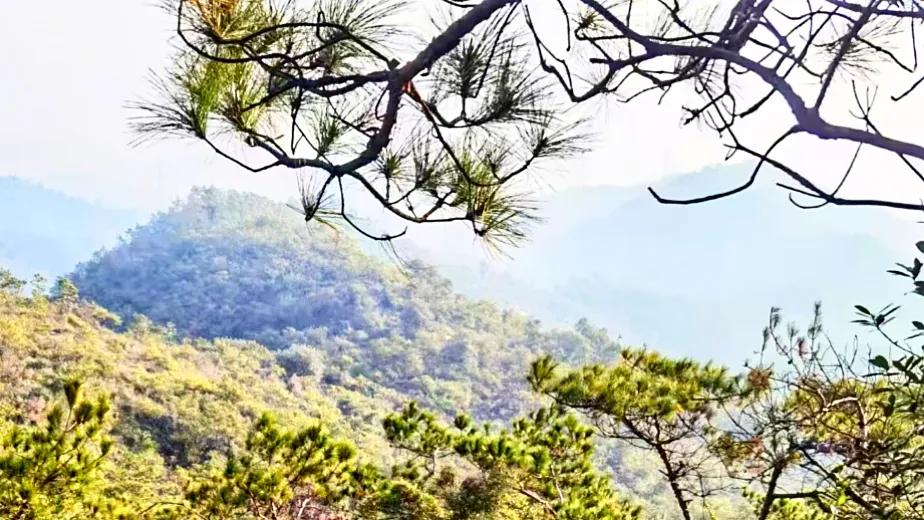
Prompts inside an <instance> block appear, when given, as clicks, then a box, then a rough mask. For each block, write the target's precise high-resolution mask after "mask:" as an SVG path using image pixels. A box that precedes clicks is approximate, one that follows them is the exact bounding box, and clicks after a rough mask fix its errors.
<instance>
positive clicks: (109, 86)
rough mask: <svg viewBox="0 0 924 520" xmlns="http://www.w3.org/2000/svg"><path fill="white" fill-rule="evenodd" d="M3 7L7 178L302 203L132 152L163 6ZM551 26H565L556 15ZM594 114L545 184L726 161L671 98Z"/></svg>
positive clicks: (836, 157)
mask: <svg viewBox="0 0 924 520" xmlns="http://www.w3.org/2000/svg"><path fill="white" fill-rule="evenodd" d="M3 3H4V6H3V17H2V20H0V29H2V32H0V34H2V35H3V36H2V38H3V40H4V45H2V47H0V67H2V69H0V70H3V81H0V100H2V102H0V121H2V122H3V123H2V126H0V142H2V143H3V144H2V147H0V150H2V153H0V175H16V176H20V177H24V178H27V179H31V180H35V181H38V182H41V183H42V184H45V185H47V186H49V187H52V188H56V189H61V190H64V191H66V192H68V193H71V194H74V195H78V196H80V197H83V198H88V199H91V200H94V201H97V202H103V203H105V204H107V205H115V206H121V207H132V208H136V209H143V210H151V209H156V208H160V207H163V205H164V204H165V203H167V202H168V201H170V200H172V199H174V198H176V197H177V196H180V195H182V194H183V193H185V192H186V191H187V190H188V189H189V187H191V186H193V185H198V184H213V185H218V186H224V187H234V188H240V189H247V190H252V191H257V192H260V193H263V194H267V195H271V196H275V197H281V196H286V195H289V194H292V193H293V190H294V180H293V173H292V172H291V171H279V172H275V173H264V174H260V175H255V174H251V173H247V172H243V171H242V170H240V169H239V168H237V167H236V166H234V165H231V164H229V163H227V162H225V161H224V160H222V159H220V158H218V157H216V156H215V155H213V153H212V152H211V151H210V150H208V149H206V147H205V146H204V145H203V144H201V143H196V142H193V141H165V142H155V143H149V144H145V145H143V146H140V147H131V146H129V143H130V141H131V139H132V136H131V134H130V133H129V131H128V128H127V120H128V118H129V116H130V115H131V114H130V112H129V111H128V110H127V109H125V105H126V103H127V102H129V101H132V100H137V99H139V98H142V97H145V96H146V95H147V94H148V93H149V92H148V84H147V78H148V76H149V70H150V69H155V70H159V69H161V68H163V66H164V65H165V63H166V61H167V59H168V57H169V56H170V50H171V49H170V46H169V44H168V43H167V41H168V39H169V38H170V36H171V27H172V25H171V24H172V23H173V21H172V20H171V19H170V17H169V16H168V15H166V14H165V13H164V12H162V11H161V10H159V9H158V8H156V7H155V5H154V3H153V0H101V1H100V0H98V1H96V2H74V1H71V0H44V1H35V0H5V1H4V2H3ZM534 4H535V2H534ZM544 21H545V22H546V23H554V22H555V20H551V19H548V17H546V19H545V20H544ZM842 94H843V93H842ZM909 107H910V108H913V109H914V112H916V113H920V111H919V110H917V109H918V108H920V105H903V106H902V107H898V108H897V109H896V110H897V111H896V112H893V114H892V115H889V114H885V117H886V119H890V118H891V119H896V121H897V124H898V125H899V126H900V127H905V128H907V129H911V130H912V131H913V130H914V126H913V125H914V124H915V121H916V119H917V118H911V117H907V114H908V113H909V112H908V109H909ZM593 108H594V110H595V111H597V112H598V113H599V116H598V117H597V118H596V120H595V125H594V130H595V131H596V132H597V137H596V141H595V145H594V152H593V153H588V154H586V155H584V156H582V157H580V158H578V159H575V160H573V161H571V162H569V163H568V164H567V165H565V166H566V167H565V168H563V169H562V171H560V172H547V173H546V174H545V175H544V176H543V179H542V180H543V182H544V183H545V184H546V185H548V186H551V187H553V188H563V187H568V186H577V185H599V184H615V185H643V184H646V183H649V182H653V181H655V180H657V179H659V178H661V177H663V176H665V175H670V174H678V173H683V172H688V171H693V170H697V169H700V168H702V167H704V166H707V165H709V164H715V163H717V162H720V161H721V160H722V159H723V150H722V148H721V145H720V143H719V142H718V140H717V139H716V138H715V137H714V136H713V135H712V134H708V133H703V132H701V131H700V130H698V129H697V128H696V127H695V126H691V127H686V128H680V125H679V119H680V113H679V111H677V110H676V103H673V102H672V101H671V100H670V99H669V100H668V102H667V103H666V104H665V105H664V106H657V105H655V103H654V98H651V99H649V100H647V101H642V102H639V103H637V104H633V105H630V106H626V105H615V104H614V105H599V106H595V107H593ZM778 108H779V110H776V111H775V115H774V116H773V117H775V118H776V119H774V120H771V121H767V120H760V121H754V122H753V125H754V126H752V128H753V131H754V132H755V133H758V134H761V133H762V132H763V133H767V132H769V131H770V130H772V129H775V128H778V127H779V126H780V125H788V124H790V122H789V118H788V113H787V111H786V110H785V108H782V107H778ZM902 111H904V112H902ZM896 114H897V115H896ZM767 135H770V134H769V133H767ZM789 153H791V154H792V155H793V156H797V157H799V159H800V160H802V161H803V162H804V163H805V164H808V165H811V166H812V167H814V168H815V169H817V170H819V171H822V172H824V171H828V172H829V173H830V174H831V175H836V173H837V171H838V169H839V168H840V167H841V163H843V161H844V154H845V153H849V150H846V149H844V148H841V149H838V148H837V147H834V148H832V147H816V146H806V147H802V148H798V147H793V148H792V150H791V151H790V152H789ZM880 159H881V158H880ZM880 159H876V158H875V157H871V158H870V159H865V160H866V161H876V160H880ZM870 164H872V163H870V162H867V166H869V165H870ZM886 168H887V169H886V170H884V171H883V170H882V169H880V170H879V171H878V172H877V178H876V179H872V180H870V179H867V180H858V181H857V182H859V183H860V184H856V186H865V185H866V184H864V183H870V182H872V183H874V184H876V185H877V186H879V187H880V188H883V187H884V189H886V190H887V191H890V192H893V193H896V192H897V193H902V192H904V193H908V191H907V190H908V189H909V188H908V187H907V186H906V185H905V184H903V183H902V182H900V181H897V180H895V179H897V178H898V176H891V175H886V173H887V172H889V171H890V170H889V169H890V168H892V166H888V167H886ZM735 181H736V179H730V180H729V182H730V183H732V182H735ZM914 189H918V188H917V187H915V188H914Z"/></svg>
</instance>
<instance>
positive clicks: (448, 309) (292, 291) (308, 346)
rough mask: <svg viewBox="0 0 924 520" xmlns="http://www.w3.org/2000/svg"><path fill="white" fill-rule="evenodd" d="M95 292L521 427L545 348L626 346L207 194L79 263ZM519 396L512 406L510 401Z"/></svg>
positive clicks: (555, 351) (277, 210) (242, 198)
mask: <svg viewBox="0 0 924 520" xmlns="http://www.w3.org/2000/svg"><path fill="white" fill-rule="evenodd" d="M73 280H74V282H75V283H76V284H77V286H78V287H79V288H80V290H81V292H82V294H83V295H84V296H85V297H87V298H89V299H91V300H93V301H96V302H98V303H99V304H100V305H102V306H104V307H106V308H108V309H111V310H112V311H113V312H115V313H116V314H118V315H120V316H121V317H122V318H123V319H130V318H131V317H132V316H133V315H135V314H143V315H145V316H147V317H148V318H150V319H151V320H153V321H154V322H155V323H158V324H161V325H166V324H168V323H169V324H171V326H172V327H174V328H175V330H176V332H177V333H178V334H179V335H180V336H182V337H202V338H208V339H212V338H226V337H230V338H236V339H245V340H253V341H256V342H259V343H261V344H263V345H266V346H268V347H270V348H272V349H274V350H276V351H277V355H278V356H279V358H280V360H281V363H283V364H284V365H286V366H289V367H290V370H292V371H294V372H296V373H321V374H322V375H321V377H322V380H323V381H324V382H327V383H330V384H339V382H340V380H341V379H342V378H344V377H345V375H349V376H350V377H354V378H360V379H366V380H369V381H371V382H373V383H374V384H376V385H382V386H384V387H386V388H389V389H392V390H393V391H396V392H399V393H401V394H402V395H404V396H407V397H408V398H413V399H418V400H421V401H423V402H424V403H426V404H428V405H430V406H432V407H435V408H436V409H438V410H440V411H443V412H447V413H448V412H450V411H454V410H457V409H464V410H469V411H471V412H472V413H474V414H475V415H476V416H477V417H479V418H482V419H492V420H493V419H507V418H510V417H511V416H513V415H514V414H515V413H516V412H518V411H519V409H520V407H521V406H522V405H523V404H524V403H528V402H530V397H529V394H528V392H527V391H526V388H525V385H524V382H523V380H522V377H523V374H524V373H525V370H526V367H527V366H528V363H529V362H530V361H531V360H532V359H534V358H536V357H537V356H539V355H540V354H542V353H548V354H552V355H554V356H556V357H557V358H559V359H563V360H566V361H569V362H574V363H579V362H584V361H592V360H595V359H601V358H605V357H608V356H612V355H613V354H615V352H616V348H617V347H616V345H615V343H614V342H612V341H611V340H610V339H609V338H608V337H607V336H606V333H605V332H604V331H602V330H599V329H595V328H594V327H592V326H591V325H589V324H588V323H587V322H585V321H581V322H579V324H578V326H577V328H576V329H575V330H574V331H558V330H552V331H547V330H543V329H542V328H541V327H540V325H539V323H538V322H536V321H535V320H531V319H530V318H528V317H526V316H524V315H522V314H519V313H516V312H511V311H506V310H503V309H499V308H497V307H495V306H494V305H491V304H488V303H485V302H475V301H471V300H468V299H466V298H463V297H461V296H459V295H457V294H455V293H454V292H453V290H452V288H451V286H450V284H449V282H447V281H446V280H445V279H443V278H441V277H439V276H438V275H437V274H436V273H435V272H434V271H433V270H432V269H429V268H427V267H425V266H423V265H422V264H419V263H412V264H410V265H407V266H404V268H403V269H402V268H399V266H398V265H396V264H394V263H387V262H383V261H381V260H377V259H374V258H372V257H370V256H368V255H366V254H364V253H362V252H361V251H360V250H359V248H358V247H357V245H356V244H355V243H354V242H353V241H351V240H350V239H349V238H348V237H347V236H344V235H340V234H337V233H335V232H332V231H330V230H329V229H327V228H323V227H314V226H312V227H310V228H309V227H308V226H306V225H305V223H304V222H301V221H300V220H299V219H298V218H297V214H296V213H294V212H293V211H291V210H290V209H288V208H287V207H286V206H284V205H280V204H276V203H273V202H271V201H269V200H267V199H264V198H261V197H258V196H256V195H249V194H241V193H235V192H226V191H220V190H215V189H200V190H196V191H194V192H193V193H192V194H191V195H190V197H189V198H188V199H187V200H186V201H184V202H181V203H177V204H176V205H175V206H174V207H173V208H171V209H170V210H169V211H167V212H164V213H162V214H160V215H157V216H156V217H155V218H154V219H152V221H151V222H150V223H149V224H147V225H145V226H142V227H139V228H136V229H134V230H132V231H131V232H130V233H129V234H128V235H127V237H126V239H125V240H124V241H123V243H121V244H120V245H118V246H117V247H115V248H114V249H112V250H109V251H106V252H103V253H101V254H99V255H97V256H96V257H95V258H94V259H92V260H91V261H89V262H86V263H84V264H82V265H81V266H79V267H78V268H77V270H76V272H75V273H74V275H73ZM498 395H505V396H509V397H510V398H509V399H504V400H497V399H496V396H498Z"/></svg>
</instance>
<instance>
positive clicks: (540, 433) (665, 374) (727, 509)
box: [0, 262, 924, 520]
mask: <svg viewBox="0 0 924 520" xmlns="http://www.w3.org/2000/svg"><path fill="white" fill-rule="evenodd" d="M919 266H920V264H919V263H918V262H915V263H914V264H912V265H911V266H908V268H907V273H906V275H907V276H910V277H912V278H915V279H916V278H918V276H919V275H920V271H921V269H920V267H919ZM24 285H25V284H24V282H21V281H19V280H17V279H15V278H13V277H11V276H9V275H7V274H3V275H2V276H0V287H2V291H0V311H2V312H0V345H2V349H0V355H2V360H3V363H2V370H3V374H2V375H3V377H2V378H0V383H2V384H3V388H0V390H2V393H0V396H2V398H0V413H2V415H0V484H2V485H0V512H2V513H3V514H4V515H5V517H9V518H16V519H25V518H31V519H46V518H47V519H51V518H139V517H140V518H191V517H192V518H215V519H219V518H221V519H232V518H234V519H255V518H275V519H290V520H292V519H314V520H321V519H327V520H330V519H350V518H363V519H375V518H381V519H386V518H387V519H408V520H409V519H411V518H414V519H433V520H450V519H483V520H486V519H498V520H500V519H506V520H515V519H524V520H525V519H549V520H551V519H575V520H577V519H634V518H664V519H666V518H677V517H682V518H687V519H691V518H706V517H708V518H716V519H722V520H730V519H739V518H740V519H746V518H757V519H759V520H771V519H772V520H783V519H787V520H788V519H796V520H805V519H809V520H833V519H839V518H858V519H859V518H889V519H911V518H918V517H919V515H918V513H919V512H920V511H921V509H920V508H921V507H922V498H921V497H922V491H924V490H922V489H921V485H922V478H921V477H922V476H924V463H922V460H924V458H922V457H921V455H922V453H921V450H922V449H924V427H922V425H924V417H921V413H922V411H921V408H920V406H919V405H920V401H921V399H922V397H924V394H922V385H921V383H922V381H924V374H922V372H921V370H922V366H924V358H922V356H921V355H920V354H919V353H916V352H917V351H916V350H915V349H914V347H913V346H912V344H911V343H908V342H906V341H901V340H893V339H892V338H891V336H890V335H889V333H888V331H887V327H888V326H889V323H890V321H891V319H893V318H894V315H895V311H894V310H893V308H892V307H890V308H887V309H885V310H884V311H882V312H879V313H876V312H871V311H869V310H868V309H867V308H866V307H858V312H859V313H860V315H861V318H860V321H863V322H864V323H865V324H866V325H868V326H869V327H872V328H874V329H876V330H878V331H880V332H882V333H883V335H884V337H886V338H887V339H888V340H889V341H891V342H892V345H893V346H894V347H896V348H900V349H902V350H904V351H906V354H903V355H898V356H892V357H886V356H877V357H875V358H873V359H872V360H870V361H869V362H868V363H867V362H865V361H862V362H857V360H849V359H848V358H846V357H845V356H844V353H843V352H840V351H837V350H835V349H833V347H832V346H831V345H830V343H827V342H826V341H825V340H824V337H823V334H822V333H821V328H820V323H819V322H818V321H816V322H813V323H812V324H811V326H810V328H809V329H808V330H807V331H806V333H805V335H800V334H799V332H798V331H797V330H796V329H795V328H794V327H790V328H789V329H788V330H782V329H780V325H779V324H780V319H779V315H778V314H776V313H774V314H773V315H772V317H771V323H770V325H769V326H768V328H767V333H766V335H767V344H766V349H767V351H766V352H767V359H762V360H761V363H760V364H758V365H756V366H754V367H753V368H751V369H750V370H749V371H747V372H745V373H744V374H742V375H740V376H738V375H734V374H733V373H730V372H729V371H728V370H726V369H723V368H720V367H716V366H712V365H703V364H700V363H696V362H693V361H690V360H683V359H680V360H674V359H670V358H666V357H663V356H660V355H658V354H656V353H654V352H650V351H644V350H637V349H623V350H621V352H620V355H619V359H618V360H616V361H615V362H611V363H606V364H598V365H584V366H580V367H561V366H559V364H558V363H556V362H555V361H554V360H552V359H551V358H549V357H544V358H540V359H538V360H536V361H535V362H533V363H532V364H531V365H530V368H529V371H528V373H527V374H526V377H525V380H526V381H527V382H528V384H529V386H530V388H531V390H532V391H533V392H534V393H535V395H536V396H537V397H538V399H537V400H536V402H535V404H533V405H532V406H531V407H530V408H531V411H530V412H529V413H527V414H524V415H523V416H522V417H521V418H519V419H517V420H515V421H512V422H509V423H507V424H506V425H505V426H501V427H498V426H491V425H488V424H479V423H478V421H476V420H473V419H472V418H470V417H469V416H468V415H466V414H460V415H457V416H456V417H455V418H454V419H452V420H451V421H444V420H443V419H442V418H441V417H440V416H439V415H435V414H432V413H430V412H427V411H425V410H423V409H421V408H420V407H419V406H418V405H416V404H415V403H413V402H411V403H408V404H406V405H404V406H403V408H401V409H397V408H393V409H395V410H396V411H395V412H394V413H390V414H385V413H384V411H383V410H374V411H372V412H371V413H369V415H368V416H367V419H368V418H372V417H375V418H381V422H380V425H381V426H380V427H375V426H372V427H370V425H368V424H363V421H355V420H353V419H355V418H351V417H347V416H345V415H343V414H341V413H340V412H339V411H338V410H337V409H336V408H334V407H332V406H330V405H329V404H327V399H328V395H327V394H328V393H330V397H334V396H336V395H337V392H339V393H340V395H344V394H345V393H346V392H347V390H346V389H336V388H332V387H328V388H324V387H319V386H313V385H311V381H310V378H308V379H309V380H305V379H304V378H298V377H286V375H285V371H284V370H283V369H282V368H281V367H279V366H278V365H276V363H275V362H274V358H273V355H272V352H271V351H269V350H268V349H265V348H263V347H260V346H259V345H257V344H254V343H248V342H232V341H227V340H218V341H204V340H196V341H186V342H181V343H177V342H175V341H173V340H170V339H169V338H168V337H167V335H166V333H165V332H164V331H160V330H157V329H155V328H152V327H151V325H150V324H149V323H148V322H145V320H140V319H139V320H137V321H136V323H134V324H133V325H132V326H130V327H129V328H128V329H127V330H126V332H123V333H119V332H113V331H111V330H110V329H108V328H106V327H104V326H103V325H104V324H112V322H113V320H114V319H115V317H114V316H113V315H112V314H110V313H108V312H107V311H105V310H103V309H102V308H100V307H98V306H95V305H93V304H89V303H85V302H81V301H80V300H79V296H78V294H77V291H76V288H75V287H74V286H73V285H72V284H70V283H69V282H68V281H66V280H61V281H59V282H58V283H57V284H56V286H55V287H54V289H53V290H52V292H51V296H50V297H48V296H45V295H44V293H43V292H42V291H33V294H32V295H31V296H28V297H27V296H24V295H23V294H22V293H23V287H24ZM913 327H915V328H917V329H921V328H922V326H921V325H920V324H919V323H914V324H913ZM916 337H919V334H918V335H917V336H916ZM916 337H912V338H910V340H911V341H913V340H914V339H916ZM847 353H849V352H847ZM771 357H775V358H776V359H777V360H778V361H779V362H773V361H769V359H770V358H771ZM858 369H862V370H863V372H857V370H858ZM81 383H83V384H81ZM87 389H89V390H87ZM506 398H507V397H506V396H502V397H498V399H506ZM55 403H59V404H55ZM384 404H385V402H384V401H381V402H377V403H372V405H373V406H382V405H384ZM386 406H387V405H386ZM383 416H384V418H382V417H383ZM348 438H352V439H355V440H356V441H357V442H359V443H360V446H361V447H362V449H361V450H357V448H356V447H355V444H354V442H353V441H350V440H347V439H348ZM608 442H617V443H621V444H622V445H625V446H636V447H637V449H639V450H641V453H643V454H648V455H651V457H650V458H649V459H648V460H649V461H650V462H649V464H651V465H652V467H653V468H658V470H659V471H658V472H657V473H649V474H648V478H653V479H655V480H657V481H658V482H659V483H660V484H661V485H662V486H664V487H666V488H667V489H668V490H669V495H667V496H668V497H671V496H672V497H673V499H674V503H673V507H670V508H667V509H666V510H659V509H658V507H657V503H656V502H657V501H655V502H652V501H651V500H648V501H645V500H640V499H643V498H645V497H640V496H634V495H633V494H632V493H631V492H630V490H627V489H625V487H624V486H621V485H620V481H621V480H623V479H624V478H625V476H626V475H625V472H626V471H627V470H629V471H631V470H630V468H629V467H627V466H625V465H624V464H622V463H621V462H620V461H616V463H615V464H612V462H613V461H610V463H611V464H612V465H611V466H610V468H606V467H605V466H604V465H602V464H601V462H603V461H602V460H601V458H600V457H599V456H597V453H598V452H600V451H601V448H602V450H603V451H605V450H606V446H607V443H608ZM606 469H609V470H612V471H613V472H614V474H609V472H608V471H606ZM736 495H738V496H743V498H739V499H736V498H735V496H736ZM651 506H655V507H651Z"/></svg>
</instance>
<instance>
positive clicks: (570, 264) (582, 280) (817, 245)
mask: <svg viewBox="0 0 924 520" xmlns="http://www.w3.org/2000/svg"><path fill="white" fill-rule="evenodd" d="M747 173H748V172H747V171H745V170H744V169H741V168H738V169H735V168H717V169H713V170H709V171H704V172H700V173H697V174H691V175H687V176H683V177H680V178H677V179H673V180H671V181H669V182H666V183H665V184H664V185H663V186H660V187H659V188H660V190H661V193H663V194H665V195H670V196H675V197H680V198H682V197H690V196H695V195H701V194H703V193H710V192H714V191H716V190H717V189H721V187H722V186H728V185H734V184H735V183H736V182H740V180H741V179H742V178H743V176H746V175H747ZM542 207H543V214H544V216H545V217H546V218H547V220H548V225H545V226H542V227H539V228H538V229H537V230H536V233H535V234H534V240H533V242H532V243H531V244H528V245H527V246H525V247H524V248H523V249H522V250H517V251H512V252H511V256H512V259H511V260H510V261H508V262H501V263H490V262H479V255H478V254H477V251H473V250H466V249H465V248H463V247H458V248H456V249H452V250H450V251H449V252H447V251H446V249H445V248H444V247H443V246H442V244H443V243H446V242H449V243H456V239H457V238H459V237H456V236H454V235H443V236H441V237H440V240H439V241H437V239H436V238H435V237H432V236H424V237H423V238H422V239H418V240H417V242H416V243H414V244H412V246H413V247H412V248H411V249H410V250H411V251H413V254H416V255H417V256H419V257H421V258H422V259H424V260H425V261H427V262H429V263H432V264H434V265H436V266H437V268H438V269H440V270H441V272H446V273H451V275H452V278H453V280H454V282H456V283H457V284H458V285H459V286H460V287H464V288H465V291H464V292H465V293H466V294H467V295H470V296H474V297H483V298H491V299H493V300H496V301H499V302H504V304H507V305H512V306H514V307H517V308H519V309H522V310H523V311H526V312H529V313H530V314H532V315H535V316H538V317H540V318H542V319H543V320H546V321H550V322H552V323H562V322H564V323H568V322H573V320H575V319H577V318H578V317H587V318H588V319H590V320H591V321H593V322H594V323H598V324H601V325H603V326H605V327H606V328H607V329H608V330H610V331H611V332H613V333H618V334H619V335H620V337H621V338H622V339H623V340H625V341H626V342H627V343H631V344H643V343H644V344H649V345H652V346H655V347H657V348H658V349H662V350H664V351H666V352H671V353H673V354H679V355H690V356H694V357H697V358H699V359H709V358H711V359H715V360H718V361H720V362H722V363H730V364H733V365H734V364H737V363H740V362H741V361H742V360H743V359H744V358H745V357H747V356H748V355H750V354H751V352H753V351H754V350H755V349H756V348H758V347H759V346H760V341H761V331H762V329H763V327H764V326H765V325H766V321H767V317H768V313H769V310H770V308H771V307H773V306H778V307H782V308H783V309H784V310H785V311H786V312H787V314H788V315H790V316H792V317H796V316H799V315H801V316H807V315H808V314H810V313H811V309H812V304H813V303H814V302H815V301H822V302H823V304H824V308H825V312H826V315H827V322H828V323H832V324H838V325H840V324H842V323H847V322H848V321H849V320H850V319H851V316H852V314H853V312H854V311H853V305H854V304H856V303H862V302H870V303H872V304H873V305H884V304H885V303H887V302H888V301H889V299H890V298H891V296H892V295H893V294H895V292H896V290H900V289H895V287H894V286H892V285H888V284H889V283H893V282H892V281H887V283H886V284H883V283H882V278H881V276H880V275H881V273H883V272H884V271H885V270H886V269H888V268H889V267H890V266H891V265H892V263H893V262H894V261H895V260H896V259H898V258H901V257H902V256H904V255H903V254H901V253H900V252H896V250H895V248H894V247H893V244H897V243H904V241H901V242H899V240H898V239H897V238H895V237H896V236H898V235H903V234H913V231H914V230H913V225H912V224H910V223H907V222H903V221H900V220H897V219H894V218H890V217H889V216H887V215H886V214H884V213H881V212H879V211H876V210H864V209H862V208H850V209H845V208H825V209H822V210H817V211H814V212H813V211H805V210H800V209H797V208H795V207H793V206H792V205H791V204H790V203H789V202H788V201H787V199H786V197H785V195H784V194H783V193H781V192H780V190H779V189H778V188H775V187H774V186H772V185H771V184H770V183H764V184H758V185H755V186H754V187H753V188H752V189H751V190H748V191H746V192H744V193H741V194H739V195H736V196H735V197H731V198H728V199H723V200H719V201H715V202H712V203H708V204H701V205H694V206H669V205H662V204H658V203H657V202H656V201H655V200H654V199H652V198H651V197H650V195H648V194H647V193H646V192H645V191H644V190H642V189H640V188H633V189H632V190H628V189H625V188H605V187H604V188H598V189H595V190H588V189H580V190H570V191H566V192H562V193H558V194H554V195H552V196H551V197H549V198H548V199H547V200H545V201H544V203H543V205H542ZM908 246H909V247H912V248H913V243H911V242H909V243H908ZM895 283H897V282H895ZM836 339H841V340H847V339H848V337H847V336H846V335H845V336H844V337H842V338H836Z"/></svg>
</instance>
